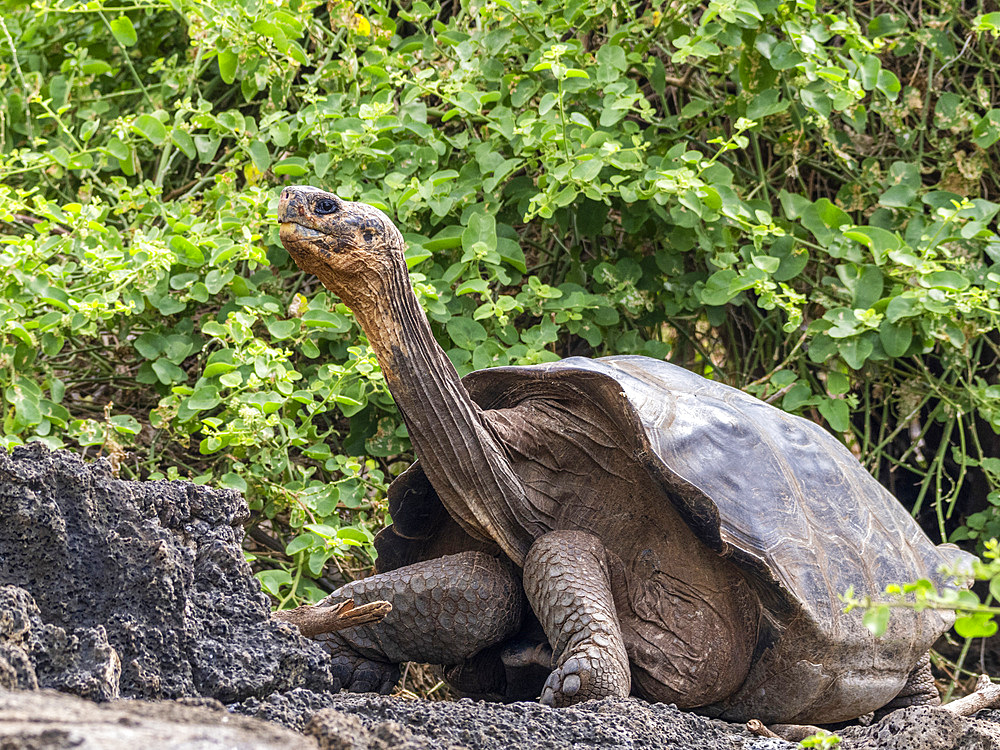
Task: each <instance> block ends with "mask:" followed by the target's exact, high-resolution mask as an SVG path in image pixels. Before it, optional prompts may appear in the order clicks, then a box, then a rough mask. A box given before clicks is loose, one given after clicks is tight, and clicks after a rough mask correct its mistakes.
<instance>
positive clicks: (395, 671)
mask: <svg viewBox="0 0 1000 750" xmlns="http://www.w3.org/2000/svg"><path fill="white" fill-rule="evenodd" d="M317 640H320V641H322V642H323V645H324V646H325V647H326V649H327V650H328V651H329V652H330V656H331V659H330V671H331V672H332V673H333V676H334V678H335V679H336V680H337V681H338V682H339V683H340V686H341V689H343V690H347V691H349V692H352V693H381V694H382V695H388V694H389V693H391V692H392V689H393V688H394V687H395V686H396V683H397V682H398V681H399V665H398V664H390V663H388V662H383V661H378V660H376V659H370V658H368V657H367V656H364V655H362V654H360V653H358V652H357V651H355V650H354V649H353V648H351V646H350V644H349V643H348V642H347V641H346V640H345V639H344V638H343V637H341V636H340V635H338V634H337V633H328V634H325V635H324V636H322V637H320V638H317Z"/></svg>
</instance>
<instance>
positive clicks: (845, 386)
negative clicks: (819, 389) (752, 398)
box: [771, 370, 851, 396]
mask: <svg viewBox="0 0 1000 750" xmlns="http://www.w3.org/2000/svg"><path fill="white" fill-rule="evenodd" d="M792 375H793V377H794V373H792ZM771 381H772V382H774V378H773V377H772V378H771ZM850 387H851V379H850V378H849V377H847V376H846V375H845V374H844V373H842V372H837V371H836V370H831V371H830V372H828V373H827V374H826V390H827V392H828V393H829V394H830V395H832V396H839V395H842V394H844V393H847V391H848V390H850Z"/></svg>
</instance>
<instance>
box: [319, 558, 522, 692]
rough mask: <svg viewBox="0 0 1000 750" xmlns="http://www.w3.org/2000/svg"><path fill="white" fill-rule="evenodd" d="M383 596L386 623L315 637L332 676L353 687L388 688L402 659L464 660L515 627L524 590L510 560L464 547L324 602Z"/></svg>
mask: <svg viewBox="0 0 1000 750" xmlns="http://www.w3.org/2000/svg"><path fill="white" fill-rule="evenodd" d="M344 599H353V600H354V603H355V604H357V605H360V604H367V603H368V602H373V601H378V600H382V599H384V600H386V601H389V602H390V603H391V604H392V611H391V612H390V613H389V614H388V615H386V616H385V619H383V620H382V621H381V622H377V623H373V624H369V625H361V626H358V627H352V628H348V629H346V630H340V631H337V632H334V633H324V634H322V635H318V636H316V640H318V641H321V642H323V644H324V645H325V646H326V647H327V649H328V650H329V651H330V653H331V654H332V656H333V669H334V675H335V676H336V677H337V678H338V679H340V680H341V682H342V683H343V686H344V687H345V688H346V689H348V690H351V691H352V692H375V691H377V692H381V693H388V692H389V691H391V690H392V688H393V686H394V685H395V684H396V681H397V680H398V679H399V664H400V663H401V662H406V661H419V662H426V663H430V664H441V665H445V666H450V665H455V664H460V663H462V662H464V661H466V660H468V659H469V658H471V657H473V656H475V655H476V654H477V653H479V652H480V651H482V650H483V649H485V648H488V647H490V646H493V645H496V644H498V643H500V642H502V641H504V640H505V639H507V638H509V637H510V636H511V635H513V634H514V633H516V632H517V630H518V628H519V627H520V624H521V615H522V612H523V599H524V596H523V594H522V592H521V586H520V583H519V582H518V580H517V577H516V576H515V575H514V572H513V570H512V568H511V566H510V564H509V563H507V562H505V561H501V560H499V559H498V558H496V557H494V556H492V555H488V554H484V553H481V552H463V553H460V554H457V555H448V556H446V557H440V558H437V559H435V560H427V561H425V562H419V563H415V564H413V565H407V566H405V567H402V568H398V569H396V570H391V571H388V572H386V573H379V574H377V575H374V576H370V577H369V578H363V579H361V580H359V581H353V582H351V583H349V584H347V585H345V586H341V587H340V588H339V589H337V590H336V591H334V592H333V593H332V594H330V596H328V597H327V598H326V599H325V600H324V602H327V601H328V602H330V603H331V604H336V603H338V602H341V601H342V600H344Z"/></svg>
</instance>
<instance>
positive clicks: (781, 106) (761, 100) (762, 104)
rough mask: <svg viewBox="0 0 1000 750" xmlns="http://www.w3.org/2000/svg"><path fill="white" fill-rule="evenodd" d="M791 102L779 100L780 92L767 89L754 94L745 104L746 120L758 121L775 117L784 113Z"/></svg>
mask: <svg viewBox="0 0 1000 750" xmlns="http://www.w3.org/2000/svg"><path fill="white" fill-rule="evenodd" d="M791 103H792V102H791V100H789V99H784V100H782V99H781V92H780V91H778V90H777V89H767V90H766V91H761V92H760V93H759V94H755V95H754V97H753V98H752V99H751V100H750V103H749V104H747V114H746V116H747V118H749V119H751V120H760V119H763V118H764V117H767V116H768V115H775V114H778V113H779V112H784V111H785V110H786V109H788V107H789V106H790V105H791Z"/></svg>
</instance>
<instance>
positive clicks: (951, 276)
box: [920, 271, 969, 292]
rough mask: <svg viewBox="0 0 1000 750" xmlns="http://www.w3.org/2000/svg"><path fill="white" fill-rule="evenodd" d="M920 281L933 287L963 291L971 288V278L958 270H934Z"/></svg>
mask: <svg viewBox="0 0 1000 750" xmlns="http://www.w3.org/2000/svg"><path fill="white" fill-rule="evenodd" d="M920 283H921V284H922V285H923V286H928V287H931V288H932V289H952V290H955V291H958V292H960V291H962V290H963V289H968V288H969V280H968V279H967V278H966V277H965V276H963V275H962V274H960V273H958V272H957V271H934V272H933V273H929V274H927V275H926V276H924V277H923V278H922V279H921V280H920Z"/></svg>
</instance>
